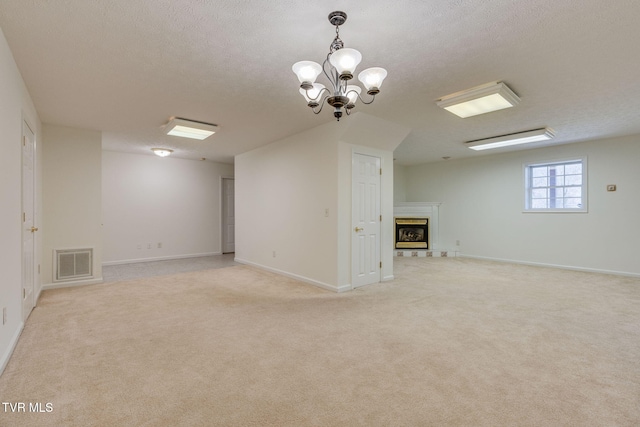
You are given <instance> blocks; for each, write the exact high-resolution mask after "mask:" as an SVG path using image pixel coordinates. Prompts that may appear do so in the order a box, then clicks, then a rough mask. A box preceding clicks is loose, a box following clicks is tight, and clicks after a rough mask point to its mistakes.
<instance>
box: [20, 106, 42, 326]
mask: <svg viewBox="0 0 640 427" xmlns="http://www.w3.org/2000/svg"><path fill="white" fill-rule="evenodd" d="M27 129H28V130H29V132H30V133H31V135H32V137H33V140H32V141H31V142H30V144H32V150H33V151H32V156H31V162H32V164H31V173H32V176H31V182H32V185H31V189H30V190H31V193H30V194H27V195H26V197H29V198H30V199H31V209H30V212H29V215H28V216H29V218H28V219H29V221H28V222H29V223H27V209H25V191H27V190H26V189H25V180H24V175H25V170H24V144H25V142H26V138H27V132H26V130H27ZM33 129H34V127H33V126H32V125H31V124H30V123H29V121H28V120H27V119H26V118H24V117H23V118H22V128H21V137H20V143H21V147H20V150H21V154H20V158H21V163H20V197H21V201H20V204H21V211H22V218H21V221H20V223H21V225H22V232H21V256H20V262H21V264H22V269H21V280H20V290H21V292H20V302H21V304H20V305H21V312H22V320H23V321H26V320H27V318H28V317H29V315H30V314H31V311H32V310H33V308H34V307H35V306H36V302H37V299H38V289H37V286H36V284H37V282H38V273H39V271H38V270H39V265H38V264H39V263H38V260H39V256H38V253H39V251H38V248H39V244H38V238H37V235H36V234H35V232H37V231H38V229H37V228H36V227H37V223H38V217H37V212H38V209H37V197H36V194H37V180H36V179H37V172H36V166H37V164H38V163H37V158H36V156H37V149H36V148H37V140H36V133H35V131H34V130H33ZM32 227H33V229H31V228H32ZM27 228H29V229H30V230H27ZM26 233H32V238H31V246H32V247H31V260H30V261H31V266H29V265H25V264H26V262H27V260H26V259H25V246H24V245H25V235H26ZM26 269H30V270H31V272H30V280H31V283H30V285H28V287H30V288H31V289H30V290H31V292H30V293H29V294H30V295H29V300H28V301H25V299H26V298H25V293H24V292H25V290H24V289H25V281H26V280H28V279H27V277H25V271H27V270H26ZM25 304H27V305H25Z"/></svg>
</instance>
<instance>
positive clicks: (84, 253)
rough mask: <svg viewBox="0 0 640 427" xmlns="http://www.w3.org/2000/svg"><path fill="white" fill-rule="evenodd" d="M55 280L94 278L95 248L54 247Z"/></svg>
mask: <svg viewBox="0 0 640 427" xmlns="http://www.w3.org/2000/svg"><path fill="white" fill-rule="evenodd" d="M53 266H54V272H53V281H54V282H61V281H66V280H79V279H91V278H93V248H83V249H54V250H53Z"/></svg>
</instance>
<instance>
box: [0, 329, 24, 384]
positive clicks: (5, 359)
mask: <svg viewBox="0 0 640 427" xmlns="http://www.w3.org/2000/svg"><path fill="white" fill-rule="evenodd" d="M23 329H24V322H20V325H19V326H18V330H17V331H16V333H15V334H14V335H13V338H11V341H10V342H9V347H7V351H5V352H4V354H3V355H2V359H0V375H2V373H3V372H4V368H6V367H7V364H8V363H9V359H11V355H12V354H13V350H15V349H16V345H17V344H18V339H20V335H21V334H22V330H23Z"/></svg>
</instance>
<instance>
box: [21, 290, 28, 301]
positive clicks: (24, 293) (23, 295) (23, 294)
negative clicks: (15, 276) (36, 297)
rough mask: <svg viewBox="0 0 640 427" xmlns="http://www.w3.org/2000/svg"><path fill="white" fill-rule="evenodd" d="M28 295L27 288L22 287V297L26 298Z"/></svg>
mask: <svg viewBox="0 0 640 427" xmlns="http://www.w3.org/2000/svg"><path fill="white" fill-rule="evenodd" d="M26 297H27V290H26V289H25V288H22V299H25V298H26Z"/></svg>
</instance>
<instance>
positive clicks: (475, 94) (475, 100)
mask: <svg viewBox="0 0 640 427" xmlns="http://www.w3.org/2000/svg"><path fill="white" fill-rule="evenodd" d="M519 102H520V98H518V95H516V94H515V93H513V91H512V90H511V89H509V86H507V85H506V84H504V83H502V82H491V83H487V84H484V85H482V86H477V87H474V88H473V89H469V90H464V91H461V92H456V93H453V94H451V95H447V96H444V97H442V98H440V99H439V100H438V101H437V102H436V104H437V105H438V107H440V108H444V109H445V110H447V111H449V112H451V113H453V114H455V115H456V116H459V117H462V118H466V117H471V116H477V115H478V114H484V113H490V112H492V111H497V110H502V109H505V108H510V107H513V106H516V105H518V103H519Z"/></svg>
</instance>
